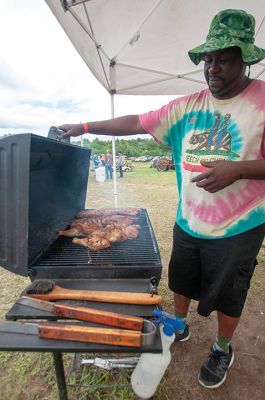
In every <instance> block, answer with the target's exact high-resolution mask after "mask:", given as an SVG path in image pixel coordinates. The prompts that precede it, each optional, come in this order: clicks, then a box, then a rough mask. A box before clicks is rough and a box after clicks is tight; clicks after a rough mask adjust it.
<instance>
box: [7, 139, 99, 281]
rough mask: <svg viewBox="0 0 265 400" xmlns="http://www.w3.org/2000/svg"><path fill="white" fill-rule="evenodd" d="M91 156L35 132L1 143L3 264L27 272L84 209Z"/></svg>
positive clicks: (14, 270) (86, 150) (22, 272)
mask: <svg viewBox="0 0 265 400" xmlns="http://www.w3.org/2000/svg"><path fill="white" fill-rule="evenodd" d="M90 154H91V151H90V150H89V149H84V148H81V147H79V146H75V145H70V144H66V143H61V142H58V141H56V140H52V139H48V138H45V137H42V136H37V135H33V134H30V133H25V134H20V135H12V136H7V137H4V138H2V139H1V140H0V265H1V266H3V267H5V268H6V269H8V270H10V271H11V272H14V273H16V274H20V275H24V276H27V275H28V268H29V266H30V265H31V264H32V263H33V261H34V260H35V258H36V257H37V256H39V254H40V253H41V252H43V251H44V250H45V249H46V248H47V247H48V246H49V245H50V244H51V243H52V242H53V241H54V240H55V238H56V232H57V231H58V230H59V229H62V227H64V226H65V227H66V226H67V224H68V222H69V221H70V220H71V219H72V218H73V217H74V216H75V215H76V214H77V212H78V211H80V210H83V209H84V208H85V201H86V191H87V180H88V174H89V162H90Z"/></svg>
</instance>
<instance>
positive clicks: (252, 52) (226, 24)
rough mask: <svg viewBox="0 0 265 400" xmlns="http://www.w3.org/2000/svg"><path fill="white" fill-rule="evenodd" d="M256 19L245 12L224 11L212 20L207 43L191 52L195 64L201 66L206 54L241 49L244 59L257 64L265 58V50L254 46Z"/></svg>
mask: <svg viewBox="0 0 265 400" xmlns="http://www.w3.org/2000/svg"><path fill="white" fill-rule="evenodd" d="M254 35H255V19H254V17H253V16H252V15H251V14H247V13H246V12H245V11H243V10H224V11H221V12H219V13H218V14H217V15H216V16H215V17H214V19H213V20H212V23H211V26H210V30H209V33H208V36H207V38H206V42H205V43H204V44H202V45H201V46H198V47H195V48H194V49H192V50H190V51H189V56H190V59H191V61H192V62H193V63H194V64H196V65H197V64H199V62H200V61H201V60H202V58H203V56H204V54H205V53H210V52H213V51H217V50H223V49H227V48H229V47H234V46H237V47H240V49H241V54H242V59H243V61H244V62H245V63H247V64H249V65H250V64H256V63H257V62H259V61H261V60H262V59H263V58H265V49H262V48H260V47H257V46H255V45H254Z"/></svg>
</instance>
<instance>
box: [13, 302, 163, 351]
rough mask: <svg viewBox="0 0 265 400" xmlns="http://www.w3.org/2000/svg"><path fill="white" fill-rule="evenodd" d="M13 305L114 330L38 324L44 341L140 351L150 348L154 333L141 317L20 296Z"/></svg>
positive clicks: (148, 322)
mask: <svg viewBox="0 0 265 400" xmlns="http://www.w3.org/2000/svg"><path fill="white" fill-rule="evenodd" d="M16 304H20V305H23V306H27V307H30V308H34V309H37V310H42V311H48V312H50V313H52V314H54V315H56V316H60V317H64V318H70V319H72V320H80V321H87V322H94V323H98V324H103V325H108V326H113V327H116V328H103V327H90V326H80V325H74V324H73V325H72V324H71V325H68V324H67V325H66V324H63V323H56V322H54V323H51V322H42V323H40V324H38V335H39V337H42V338H46V339H57V340H58V339H60V340H72V341H80V342H90V343H101V344H112V345H117V346H129V347H141V346H144V345H150V344H152V343H153V340H154V336H155V332H156V327H155V325H154V323H153V322H151V321H149V320H145V319H143V318H140V317H135V316H129V315H124V314H118V313H113V312H109V311H101V310H95V309H92V308H88V307H83V306H71V305H67V304H61V303H52V302H49V301H44V300H39V299H35V298H30V297H27V296H22V297H21V298H20V299H19V300H18V301H17V302H16ZM117 328H123V329H117ZM124 328H125V329H124Z"/></svg>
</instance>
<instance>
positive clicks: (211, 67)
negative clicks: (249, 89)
mask: <svg viewBox="0 0 265 400" xmlns="http://www.w3.org/2000/svg"><path fill="white" fill-rule="evenodd" d="M203 60H204V75H205V79H206V82H207V84H208V86H209V89H210V91H211V93H212V94H213V96H214V97H216V98H217V99H229V98H232V97H234V96H236V95H237V94H239V93H240V92H241V91H242V90H243V89H244V88H245V84H246V77H245V70H246V65H245V63H244V62H243V60H242V57H241V50H240V49H239V48H238V47H231V48H229V49H225V50H219V51H214V52H212V53H207V54H205V55H204V57H203Z"/></svg>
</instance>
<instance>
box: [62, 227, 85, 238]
mask: <svg viewBox="0 0 265 400" xmlns="http://www.w3.org/2000/svg"><path fill="white" fill-rule="evenodd" d="M57 235H58V236H66V237H76V236H81V235H82V233H81V232H80V230H78V229H77V228H70V229H66V230H65V231H58V232H57Z"/></svg>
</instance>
